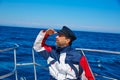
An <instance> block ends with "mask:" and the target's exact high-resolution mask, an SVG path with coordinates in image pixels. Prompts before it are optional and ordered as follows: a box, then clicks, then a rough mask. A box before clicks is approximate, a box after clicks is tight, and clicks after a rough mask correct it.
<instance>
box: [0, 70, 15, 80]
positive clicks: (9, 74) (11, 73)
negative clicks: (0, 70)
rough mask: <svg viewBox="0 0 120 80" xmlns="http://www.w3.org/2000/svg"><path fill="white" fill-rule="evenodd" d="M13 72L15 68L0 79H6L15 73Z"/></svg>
mask: <svg viewBox="0 0 120 80" xmlns="http://www.w3.org/2000/svg"><path fill="white" fill-rule="evenodd" d="M15 71H16V68H14V70H13V71H12V72H10V73H7V74H5V75H2V76H0V79H4V78H7V77H9V76H11V75H13V74H14V73H15Z"/></svg>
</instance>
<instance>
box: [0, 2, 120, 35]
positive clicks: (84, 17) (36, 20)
mask: <svg viewBox="0 0 120 80" xmlns="http://www.w3.org/2000/svg"><path fill="white" fill-rule="evenodd" d="M0 25H10V26H21V27H38V28H43V27H44V28H54V29H61V27H62V26H64V25H66V26H68V27H70V28H71V29H73V30H79V31H95V32H110V33H120V0H0Z"/></svg>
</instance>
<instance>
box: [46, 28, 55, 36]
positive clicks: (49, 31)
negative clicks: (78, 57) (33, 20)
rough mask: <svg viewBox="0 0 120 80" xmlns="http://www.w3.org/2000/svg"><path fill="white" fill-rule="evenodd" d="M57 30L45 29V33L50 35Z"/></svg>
mask: <svg viewBox="0 0 120 80" xmlns="http://www.w3.org/2000/svg"><path fill="white" fill-rule="evenodd" d="M56 33H57V32H56V31H55V30H54V29H48V30H47V31H46V34H48V35H52V34H56Z"/></svg>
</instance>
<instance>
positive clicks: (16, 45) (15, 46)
mask: <svg viewBox="0 0 120 80" xmlns="http://www.w3.org/2000/svg"><path fill="white" fill-rule="evenodd" d="M18 47H19V45H18V44H14V47H12V48H6V49H3V50H0V52H6V51H10V50H13V49H15V48H18Z"/></svg>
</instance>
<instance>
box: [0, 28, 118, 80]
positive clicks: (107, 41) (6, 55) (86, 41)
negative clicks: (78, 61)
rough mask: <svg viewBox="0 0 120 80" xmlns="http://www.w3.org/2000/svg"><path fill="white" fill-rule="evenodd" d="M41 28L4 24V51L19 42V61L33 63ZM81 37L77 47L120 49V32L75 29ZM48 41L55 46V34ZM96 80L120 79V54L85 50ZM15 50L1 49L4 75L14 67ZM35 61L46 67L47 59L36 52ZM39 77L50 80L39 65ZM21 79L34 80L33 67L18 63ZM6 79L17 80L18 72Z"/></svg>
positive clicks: (1, 41) (0, 42) (1, 33)
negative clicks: (33, 52) (35, 44)
mask: <svg viewBox="0 0 120 80" xmlns="http://www.w3.org/2000/svg"><path fill="white" fill-rule="evenodd" d="M40 30H41V28H39V29H38V28H23V27H8V26H6V27H4V26H0V50H2V49H5V48H10V47H13V46H14V44H18V45H19V48H17V63H30V62H32V46H33V43H34V41H35V38H36V36H37V34H38V33H39V31H40ZM74 32H75V34H76V36H77V40H76V41H74V42H73V45H72V47H73V48H76V47H77V48H90V49H100V50H110V51H120V34H115V33H98V32H84V31H74ZM46 43H47V44H50V45H55V35H52V36H50V37H49V38H48V40H47V42H46ZM85 55H86V57H87V59H88V62H89V64H90V67H91V69H92V71H93V73H94V74H98V75H96V76H95V78H96V80H115V79H116V80H120V54H107V53H96V52H85ZM13 57H14V55H13V51H7V52H0V76H2V75H4V74H6V73H9V72H11V71H12V70H13V69H14V59H13ZM35 60H36V62H37V63H39V64H41V65H42V66H43V67H47V64H46V61H45V60H44V59H43V58H42V57H41V55H39V54H38V53H36V52H35ZM36 68H37V79H38V80H49V72H48V71H47V70H45V69H43V68H42V67H39V66H36ZM17 73H18V80H34V73H33V66H32V65H31V66H18V67H17ZM2 80H15V75H12V76H10V77H8V78H5V79H2Z"/></svg>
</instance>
